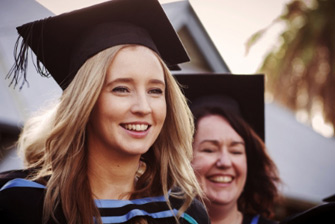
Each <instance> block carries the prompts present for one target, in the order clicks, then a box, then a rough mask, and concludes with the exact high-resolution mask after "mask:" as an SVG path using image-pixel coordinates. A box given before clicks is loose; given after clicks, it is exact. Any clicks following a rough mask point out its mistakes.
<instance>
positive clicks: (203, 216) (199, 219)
mask: <svg viewBox="0 0 335 224" xmlns="http://www.w3.org/2000/svg"><path fill="white" fill-rule="evenodd" d="M170 201H171V205H172V207H173V208H177V209H179V208H180V207H181V206H182V204H183V203H184V200H182V199H178V198H172V197H171V198H170ZM183 219H185V220H186V221H188V223H192V224H193V223H198V224H200V223H201V224H207V223H210V219H209V216H208V214H207V211H206V209H205V206H204V205H203V203H201V202H200V201H199V200H198V199H193V201H192V203H191V205H190V206H189V207H188V208H187V209H186V211H185V212H184V214H183Z"/></svg>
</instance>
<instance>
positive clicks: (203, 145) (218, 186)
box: [177, 75, 279, 224]
mask: <svg viewBox="0 0 335 224" xmlns="http://www.w3.org/2000/svg"><path fill="white" fill-rule="evenodd" d="M189 77H191V76H190V75H189V76H184V77H182V76H177V78H178V80H179V81H180V82H181V84H183V85H185V86H187V89H186V96H187V97H188V98H189V99H190V101H191V110H192V112H193V115H194V118H195V127H196V132H195V136H194V142H193V150H194V158H193V161H192V165H193V168H194V169H195V171H196V174H197V178H198V181H199V183H200V185H201V187H202V188H203V191H204V193H205V195H206V197H207V199H208V200H205V203H206V207H207V209H208V213H209V216H210V219H211V223H213V224H219V223H220V224H225V223H227V224H228V223H229V224H235V223H236V224H242V223H243V224H249V223H252V224H257V223H259V224H262V223H274V222H273V221H270V220H268V219H266V218H269V216H270V215H271V214H272V212H273V210H272V209H273V206H274V202H275V199H276V197H277V185H276V184H277V183H278V181H279V177H278V176H277V172H276V167H275V164H274V163H273V161H272V160H271V158H270V157H269V155H268V154H267V152H266V148H265V145H264V142H263V140H262V139H261V137H259V135H261V136H262V134H261V133H264V131H263V130H262V129H264V126H263V125H264V123H262V122H261V121H262V119H264V117H263V116H264V111H262V110H264V98H263V87H262V85H263V79H262V78H263V77H262V76H250V75H249V76H239V75H193V76H192V77H191V78H189ZM199 91H200V92H201V93H199ZM262 105H263V107H262ZM243 112H244V113H243ZM242 114H247V116H246V117H248V118H249V119H251V121H252V122H250V123H253V124H254V125H255V127H257V130H260V131H259V133H260V134H259V135H258V134H256V132H255V131H254V130H253V129H252V128H251V126H250V125H249V124H248V123H247V122H246V121H245V120H244V119H243V117H242ZM257 120H260V122H259V123H257V122H256V123H255V121H257Z"/></svg>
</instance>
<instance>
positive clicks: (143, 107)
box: [131, 93, 152, 114]
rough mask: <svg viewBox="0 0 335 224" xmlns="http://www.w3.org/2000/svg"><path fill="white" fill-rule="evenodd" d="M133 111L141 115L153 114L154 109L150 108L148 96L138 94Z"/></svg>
mask: <svg viewBox="0 0 335 224" xmlns="http://www.w3.org/2000/svg"><path fill="white" fill-rule="evenodd" d="M131 110H132V112H133V113H140V114H149V113H151V111H152V109H151V106H150V101H149V99H148V96H147V95H146V94H144V93H142V94H137V96H136V97H134V102H133V106H132V108H131Z"/></svg>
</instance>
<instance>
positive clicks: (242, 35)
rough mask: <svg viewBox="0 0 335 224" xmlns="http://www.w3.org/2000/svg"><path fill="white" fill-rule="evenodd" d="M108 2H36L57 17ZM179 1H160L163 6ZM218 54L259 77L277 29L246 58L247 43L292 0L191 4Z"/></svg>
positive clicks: (233, 66)
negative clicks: (259, 69)
mask: <svg viewBox="0 0 335 224" xmlns="http://www.w3.org/2000/svg"><path fill="white" fill-rule="evenodd" d="M103 1H105V0H71V1H68V0H58V1H54V0H37V2H39V3H40V4H42V5H43V6H45V7H46V8H48V9H49V10H50V11H52V12H53V13H55V14H60V13H63V12H66V11H71V10H73V9H77V8H82V7H86V6H89V5H93V4H97V3H100V2H103ZM174 1H176V0H160V2H161V3H162V4H164V3H169V2H174ZM189 1H190V3H191V5H192V7H193V8H194V10H195V11H196V13H197V15H198V16H199V18H200V20H201V21H202V23H203V25H204V26H205V29H206V30H207V32H208V34H209V35H210V36H211V38H212V40H213V42H214V44H215V45H216V47H217V49H218V51H219V52H220V53H221V55H222V57H223V59H224V60H225V61H226V63H227V64H228V66H229V68H230V70H231V71H232V72H233V73H235V74H252V73H256V71H257V68H258V67H259V66H260V63H261V62H262V60H263V57H264V55H265V54H266V52H267V51H268V50H269V49H270V48H271V47H272V46H273V45H274V44H276V36H277V35H278V32H280V30H281V28H282V27H280V26H275V27H273V28H272V29H271V32H269V33H267V34H266V35H265V37H264V38H262V39H261V40H260V41H259V43H257V44H256V45H254V47H252V48H251V51H250V52H249V54H248V55H246V48H245V43H246V41H247V40H248V38H249V37H250V36H251V35H252V34H253V33H255V32H257V31H258V30H260V29H263V28H264V27H266V26H268V25H269V24H271V22H272V21H273V20H274V19H275V18H276V17H277V16H278V15H279V14H281V13H282V11H283V8H284V4H285V3H287V2H288V1H289V0H234V1H231V0H189Z"/></svg>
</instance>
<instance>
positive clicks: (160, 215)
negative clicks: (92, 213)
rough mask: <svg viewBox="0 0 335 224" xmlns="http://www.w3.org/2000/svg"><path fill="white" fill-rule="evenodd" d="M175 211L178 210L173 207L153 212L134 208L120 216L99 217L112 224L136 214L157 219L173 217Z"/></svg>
mask: <svg viewBox="0 0 335 224" xmlns="http://www.w3.org/2000/svg"><path fill="white" fill-rule="evenodd" d="M177 213H178V210H176V209H173V212H172V211H171V210H167V211H162V212H155V213H148V212H146V211H143V210H139V209H134V210H131V211H130V212H128V213H127V214H125V215H122V216H103V217H101V219H102V222H103V223H104V224H109V223H110V224H112V223H120V222H126V221H128V220H130V219H132V218H134V217H136V216H150V217H152V218H155V219H157V218H168V217H173V216H174V215H176V214H177Z"/></svg>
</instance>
